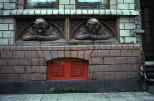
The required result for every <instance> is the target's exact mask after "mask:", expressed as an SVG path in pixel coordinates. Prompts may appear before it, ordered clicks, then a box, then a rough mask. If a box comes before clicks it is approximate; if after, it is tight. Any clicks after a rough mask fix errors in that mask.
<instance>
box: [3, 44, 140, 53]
mask: <svg viewBox="0 0 154 101" xmlns="http://www.w3.org/2000/svg"><path fill="white" fill-rule="evenodd" d="M3 49H6V50H7V49H8V50H16V51H32V50H34V51H35V50H36V51H37V50H39V51H50V50H52V51H63V50H71V51H80V50H90V49H92V50H99V49H100V50H106V49H107V50H110V49H114V50H118V49H122V50H127V49H134V50H135V49H140V50H142V45H141V44H111V45H68V46H67V45H66V46H58V45H57V46H49V45H47V46H43V45H42V46H13V45H10V46H5V45H4V46H2V45H1V46H0V51H2V50H3Z"/></svg>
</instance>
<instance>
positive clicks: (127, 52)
mask: <svg viewBox="0 0 154 101" xmlns="http://www.w3.org/2000/svg"><path fill="white" fill-rule="evenodd" d="M121 56H132V50H121Z"/></svg>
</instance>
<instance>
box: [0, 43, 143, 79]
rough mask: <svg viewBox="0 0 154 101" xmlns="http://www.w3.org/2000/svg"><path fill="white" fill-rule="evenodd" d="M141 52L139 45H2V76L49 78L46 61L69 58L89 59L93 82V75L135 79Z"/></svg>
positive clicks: (0, 68) (103, 77) (101, 77)
mask: <svg viewBox="0 0 154 101" xmlns="http://www.w3.org/2000/svg"><path fill="white" fill-rule="evenodd" d="M116 46H117V47H116ZM140 49H141V48H140V47H139V45H119V44H118V45H104V46H103V45H100V46H99V45H98V46H95V47H94V46H90V47H89V46H82V47H81V48H79V47H76V46H72V47H71V46H69V47H60V46H54V47H52V46H39V47H38V46H35V47H32V46H23V47H22V46H7V47H6V46H2V47H0V75H4V76H2V77H1V78H2V79H4V78H8V79H9V78H10V79H25V80H32V79H33V80H35V79H36V80H39V79H40V78H41V80H42V79H46V75H47V61H49V60H52V59H55V58H62V57H64V56H66V57H68V58H80V59H85V60H88V61H89V79H92V76H94V77H93V78H95V79H99V80H101V79H114V78H115V79H124V78H134V77H137V76H138V74H137V72H138V70H139V67H140V66H141V65H142V56H141V54H140V52H141V51H140ZM4 67H5V68H4ZM12 73H13V74H14V75H13V74H12ZM8 74H9V75H8ZM94 74H95V75H94ZM96 74H97V75H96ZM7 75H8V77H7ZM10 75H13V77H11V76H10ZM19 75H20V76H19ZM39 75H42V76H41V77H40V76H39ZM32 76H34V77H32ZM122 77H123V78H122Z"/></svg>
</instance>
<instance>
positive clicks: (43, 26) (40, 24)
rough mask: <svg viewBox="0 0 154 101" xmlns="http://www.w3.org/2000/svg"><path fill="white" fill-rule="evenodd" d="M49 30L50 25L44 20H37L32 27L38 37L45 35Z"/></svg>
mask: <svg viewBox="0 0 154 101" xmlns="http://www.w3.org/2000/svg"><path fill="white" fill-rule="evenodd" d="M48 29H49V24H48V23H47V22H46V21H45V20H44V19H42V18H38V19H36V20H35V22H34V24H33V26H32V31H34V33H35V34H37V35H45V33H46V31H47V30H48Z"/></svg>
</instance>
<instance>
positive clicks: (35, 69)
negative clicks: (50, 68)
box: [25, 66, 47, 73]
mask: <svg viewBox="0 0 154 101" xmlns="http://www.w3.org/2000/svg"><path fill="white" fill-rule="evenodd" d="M25 70H26V73H46V72H47V66H26V67H25Z"/></svg>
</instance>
